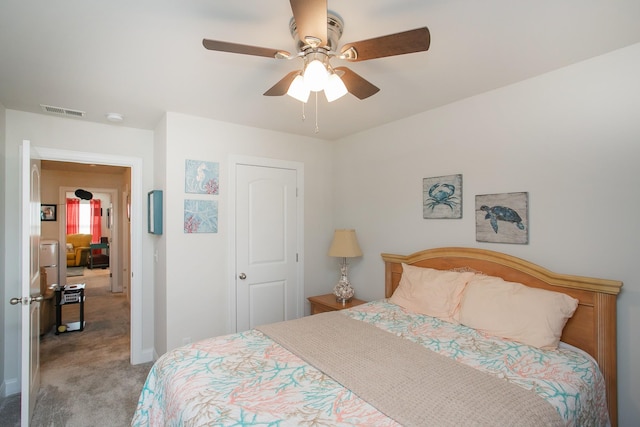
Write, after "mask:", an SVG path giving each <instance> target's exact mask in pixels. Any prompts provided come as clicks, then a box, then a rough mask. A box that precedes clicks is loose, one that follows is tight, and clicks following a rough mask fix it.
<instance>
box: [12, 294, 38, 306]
mask: <svg viewBox="0 0 640 427" xmlns="http://www.w3.org/2000/svg"><path fill="white" fill-rule="evenodd" d="M43 300H44V297H43V296H42V295H38V296H37V297H33V298H32V297H26V298H11V299H10V300H9V303H10V304H11V305H16V304H21V303H23V304H24V305H27V303H28V304H33V302H34V301H37V302H42V301H43Z"/></svg>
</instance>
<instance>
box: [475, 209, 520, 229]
mask: <svg viewBox="0 0 640 427" xmlns="http://www.w3.org/2000/svg"><path fill="white" fill-rule="evenodd" d="M480 210H482V211H484V212H486V213H487V215H486V216H485V217H484V219H488V220H489V222H490V223H491V227H492V228H493V231H495V232H496V233H497V232H498V221H505V222H512V223H514V224H515V225H516V227H518V228H519V229H520V230H524V224H523V223H522V218H520V215H518V212H516V211H514V210H513V209H511V208H508V207H505V206H491V207H489V206H487V205H482V206H481V207H480Z"/></svg>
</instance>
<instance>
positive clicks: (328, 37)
mask: <svg viewBox="0 0 640 427" xmlns="http://www.w3.org/2000/svg"><path fill="white" fill-rule="evenodd" d="M290 3H291V10H292V11H293V18H291V21H290V24H289V29H290V31H291V35H292V37H293V38H294V40H295V41H296V43H297V49H298V52H297V53H296V54H291V53H289V52H287V51H284V50H278V49H270V48H265V47H258V46H250V45H243V44H238V43H230V42H225V41H219V40H209V39H203V40H202V44H203V45H204V47H205V48H207V49H209V50H215V51H220V52H230V53H240V54H243V55H254V56H264V57H267V58H275V59H295V58H301V59H302V60H303V65H302V68H301V69H299V70H295V71H292V72H290V73H289V74H287V75H286V76H284V78H282V79H281V80H280V81H279V82H278V83H276V84H275V85H274V86H272V87H271V88H270V89H269V90H267V91H266V92H265V93H264V95H266V96H281V95H285V94H288V95H290V96H292V97H294V98H296V99H298V100H300V101H302V102H307V100H308V98H309V94H310V92H320V91H324V93H325V96H326V97H327V100H328V101H329V102H331V101H333V100H335V99H338V98H340V97H341V96H343V95H345V94H346V93H351V94H352V95H354V96H356V97H357V98H359V99H365V98H368V97H370V96H372V95H374V94H376V93H377V92H378V91H379V90H380V89H379V88H377V87H376V86H375V85H373V84H372V83H370V82H369V81H367V80H366V79H364V78H363V77H361V76H360V75H358V74H357V73H355V72H354V71H352V70H351V69H349V68H347V67H336V68H334V67H333V66H332V65H331V64H330V60H331V59H332V58H337V59H340V60H346V61H351V62H355V61H366V60H369V59H376V58H383V57H388V56H396V55H404V54H407V53H413V52H422V51H426V50H427V49H429V44H430V35H429V30H428V29H427V28H426V27H422V28H417V29H415V30H409V31H404V32H401V33H395V34H389V35H386V36H381V37H376V38H372V39H368V40H362V41H358V42H353V43H347V44H345V45H344V46H342V49H340V53H337V47H338V40H340V37H341V36H342V31H343V27H344V22H343V20H342V19H341V18H340V16H338V15H337V14H335V13H333V12H330V11H328V10H327V0H290Z"/></svg>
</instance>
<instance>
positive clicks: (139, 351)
mask: <svg viewBox="0 0 640 427" xmlns="http://www.w3.org/2000/svg"><path fill="white" fill-rule="evenodd" d="M32 151H34V152H35V154H36V155H37V156H38V160H55V161H60V162H73V163H87V164H99V165H110V166H123V167H129V168H131V190H130V192H131V219H130V230H131V231H130V234H129V235H130V239H131V253H130V256H131V264H130V269H129V271H128V273H129V275H130V278H131V287H130V294H131V304H130V310H131V313H130V319H131V321H130V331H129V333H130V339H131V348H130V356H129V357H130V362H131V364H132V365H136V364H139V363H144V362H148V361H149V360H150V358H149V357H148V354H146V353H148V352H145V351H144V349H143V348H142V345H143V339H142V338H143V337H142V327H143V320H142V317H143V316H142V271H143V270H142V255H141V254H142V230H143V228H144V227H143V224H144V217H143V214H142V212H143V209H142V207H143V206H144V204H145V200H144V198H143V196H142V159H141V158H139V157H126V156H117V155H112V154H103V153H91V152H82V151H71V150H60V149H55V148H47V147H32Z"/></svg>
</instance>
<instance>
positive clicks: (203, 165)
mask: <svg viewBox="0 0 640 427" xmlns="http://www.w3.org/2000/svg"><path fill="white" fill-rule="evenodd" d="M219 170H220V165H219V163H216V162H205V161H203V160H186V161H185V167H184V172H185V173H184V192H185V193H193V194H214V195H215V194H218V193H219V191H220V171H219Z"/></svg>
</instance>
